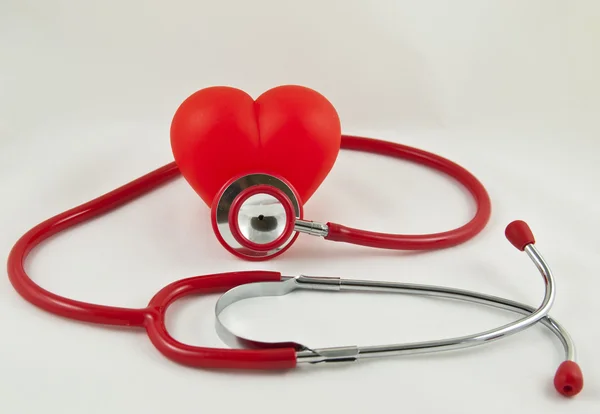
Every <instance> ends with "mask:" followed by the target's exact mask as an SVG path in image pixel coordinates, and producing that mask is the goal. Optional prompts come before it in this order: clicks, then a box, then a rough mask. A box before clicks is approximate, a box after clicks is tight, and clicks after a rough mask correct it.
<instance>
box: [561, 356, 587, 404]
mask: <svg viewBox="0 0 600 414" xmlns="http://www.w3.org/2000/svg"><path fill="white" fill-rule="evenodd" d="M554 388H556V391H558V393H559V394H562V395H564V396H565V397H573V396H575V395H577V394H579V392H580V391H581V390H582V389H583V374H582V373H581V368H579V365H578V364H577V362H574V361H565V362H563V363H562V364H560V366H559V367H558V369H557V370H556V375H554Z"/></svg>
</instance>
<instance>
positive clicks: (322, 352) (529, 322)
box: [215, 221, 583, 396]
mask: <svg viewBox="0 0 600 414" xmlns="http://www.w3.org/2000/svg"><path fill="white" fill-rule="evenodd" d="M506 236H507V238H508V239H509V241H510V242H511V243H512V244H513V245H514V246H515V247H517V248H518V249H519V250H522V251H524V252H525V253H526V254H527V255H528V256H529V258H530V259H531V261H532V262H533V263H534V265H535V267H536V268H537V269H538V271H539V273H540V275H541V277H542V281H543V283H544V287H545V289H544V297H543V299H542V301H541V302H540V304H539V305H538V306H537V307H532V306H529V305H526V304H523V303H519V302H516V301H512V300H509V299H504V298H500V297H496V296H491V295H487V294H483V293H478V292H473V291H469V290H462V289H455V288H449V287H444V286H429V285H422V284H413V283H402V282H385V281H371V280H350V279H341V278H327V277H311V276H299V277H283V278H282V281H275V282H259V283H249V284H244V285H239V286H236V287H234V288H232V289H230V290H229V291H227V292H226V293H224V294H223V295H222V296H221V297H220V298H219V300H218V301H217V304H216V306H215V316H216V329H217V333H218V335H219V337H220V338H221V339H222V340H223V342H224V343H225V344H227V345H228V346H231V347H234V348H240V347H241V348H253V349H269V348H282V347H290V346H291V347H293V348H294V349H295V350H296V360H297V363H299V364H300V363H309V364H315V363H320V362H341V361H344V362H347V361H356V360H358V359H363V358H375V357H384V356H401V355H411V354H425V353H433V352H442V351H450V350H456V349H462V348H469V347H474V346H479V345H484V344H489V343H492V342H495V341H497V340H500V339H502V338H505V337H507V336H510V335H514V334H516V333H518V332H521V331H523V330H524V329H527V328H530V327H532V326H534V325H535V324H537V323H538V322H541V323H542V324H543V325H544V326H546V327H547V328H548V329H550V331H552V333H554V335H556V337H557V338H558V339H559V341H560V342H561V344H562V346H563V348H564V362H563V363H562V364H561V365H560V367H559V369H558V370H557V372H556V375H555V387H556V389H557V391H558V392H559V393H561V394H563V395H565V396H573V395H576V394H577V393H579V391H580V390H581V388H582V387H583V377H582V375H581V371H580V369H579V366H578V365H577V363H576V355H575V345H574V343H573V340H572V339H571V337H570V336H569V334H568V332H567V331H566V329H565V328H564V327H563V326H562V325H560V324H559V323H558V322H557V321H556V320H554V319H552V318H551V317H550V316H549V315H548V313H549V311H550V309H551V308H552V305H553V304H554V300H555V282H554V276H553V274H552V271H551V270H550V267H549V265H548V263H547V262H546V261H545V260H544V258H543V257H542V255H541V253H540V252H539V251H538V249H537V248H536V247H535V244H534V243H535V240H534V238H533V235H532V234H531V231H530V230H529V228H528V227H527V225H526V224H525V223H524V222H521V221H517V222H513V223H511V225H509V226H508V227H507V229H506ZM304 289H309V290H321V291H335V292H344V291H354V292H356V291H360V292H372V293H381V292H386V293H400V294H411V295H420V296H434V297H439V298H445V299H456V300H462V301H467V302H473V303H477V304H481V305H486V306H492V307H496V308H500V309H504V310H508V311H512V312H515V313H518V314H521V315H523V317H522V318H520V319H517V320H515V321H513V322H511V323H508V324H505V325H502V326H499V327H496V328H493V329H490V330H487V331H483V332H478V333H474V334H471V335H466V336H461V337H455V338H447V339H438V340H432V341H425V342H414V343H403V344H389V345H369V346H355V345H351V346H335V347H328V348H319V349H315V348H312V347H310V346H306V345H304V344H299V343H295V342H262V341H258V340H254V339H250V338H245V337H242V336H239V335H236V334H235V333H234V332H232V331H231V330H230V329H228V328H227V327H226V326H225V324H224V323H223V321H222V320H221V314H222V312H223V311H224V310H225V309H226V308H227V307H229V306H231V305H232V304H234V303H236V302H239V301H241V300H244V299H249V298H256V297H264V296H282V295H287V294H289V293H291V292H294V291H296V290H304Z"/></svg>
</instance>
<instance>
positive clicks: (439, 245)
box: [325, 135, 492, 250]
mask: <svg viewBox="0 0 600 414" xmlns="http://www.w3.org/2000/svg"><path fill="white" fill-rule="evenodd" d="M342 148H344V149H347V150H355V151H361V152H370V153H374V154H380V155H386V156H391V157H394V158H402V159H404V160H407V161H412V162H416V163H418V164H420V165H424V166H426V167H430V168H433V169H435V170H437V171H440V172H442V173H444V174H446V175H448V176H450V177H452V178H454V179H455V180H457V181H458V182H459V183H461V184H462V185H463V186H464V187H465V188H466V189H467V190H468V191H469V192H470V193H471V195H472V196H473V198H474V199H475V202H476V203H477V212H476V213H475V216H474V217H473V218H472V219H471V221H469V222H468V223H467V224H465V225H463V226H462V227H459V228H457V229H454V230H450V231H445V232H441V233H432V234H418V235H403V234H389V233H377V232H372V231H366V230H359V229H355V228H351V227H346V226H343V225H341V224H337V223H327V226H328V227H329V233H328V235H327V236H326V237H325V239H327V240H332V241H338V242H345V243H352V244H359V245H362V246H369V247H376V248H380V249H394V250H434V249H443V248H448V247H452V246H456V245H458V244H461V243H464V242H465V241H467V240H469V239H471V238H472V237H474V236H475V235H477V234H478V233H479V232H481V230H483V228H484V227H485V226H486V224H487V222H488V220H489V218H490V215H491V210H492V208H491V201H490V197H489V195H488V193H487V191H486V190H485V188H484V186H483V185H482V184H481V183H480V182H479V180H477V178H475V177H474V176H473V175H472V174H471V173H470V172H469V171H467V170H466V169H464V168H463V167H461V166H460V165H458V164H456V163H454V162H452V161H450V160H448V159H446V158H443V157H440V156H439V155H435V154H432V153H430V152H427V151H423V150H420V149H417V148H413V147H409V146H406V145H402V144H396V143H393V142H388V141H381V140H377V139H373V138H363V137H355V136H350V135H345V136H343V139H342Z"/></svg>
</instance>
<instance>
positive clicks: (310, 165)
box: [171, 85, 341, 206]
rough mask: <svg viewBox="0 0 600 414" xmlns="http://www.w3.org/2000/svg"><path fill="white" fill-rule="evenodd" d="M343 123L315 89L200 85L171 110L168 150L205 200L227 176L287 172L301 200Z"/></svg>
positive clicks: (317, 178)
mask: <svg viewBox="0 0 600 414" xmlns="http://www.w3.org/2000/svg"><path fill="white" fill-rule="evenodd" d="M340 140H341V125H340V119H339V117H338V114H337V112H336V110H335V108H334V107H333V105H331V103H330V102H329V101H328V100H327V99H326V98H325V97H324V96H323V95H321V94H320V93H318V92H316V91H314V90H312V89H309V88H306V87H303V86H295V85H284V86H278V87H276V88H273V89H270V90H268V91H266V92H264V93H263V94H262V95H260V96H259V97H258V98H257V99H256V100H254V99H252V97H251V96H250V95H248V94H247V93H246V92H244V91H242V90H239V89H236V88H231V87H225V86H217V87H210V88H206V89H201V90H199V91H197V92H195V93H194V94H192V95H191V96H189V97H188V98H187V99H186V100H185V101H184V102H183V103H182V104H181V105H180V107H179V108H178V109H177V111H176V112H175V115H174V117H173V121H172V123H171V148H172V150H173V155H174V157H175V161H176V162H177V165H178V166H179V169H180V170H181V173H182V174H183V176H184V177H185V178H186V180H187V181H188V182H189V184H190V185H191V186H192V188H193V189H194V190H195V191H196V192H197V193H198V194H199V195H200V197H201V198H202V199H203V200H204V202H205V203H206V205H207V206H210V205H211V204H212V201H213V198H214V197H215V195H216V194H217V192H218V191H219V190H220V189H221V187H222V186H223V184H225V182H227V181H228V180H229V179H230V178H231V177H233V176H238V175H245V174H249V173H254V172H261V173H264V174H270V175H275V176H283V177H285V178H286V179H287V180H288V181H289V182H290V183H291V184H292V186H293V187H294V188H295V189H296V191H297V193H298V195H299V197H300V202H301V203H306V202H307V201H308V200H309V199H310V197H311V196H312V195H313V193H314V192H315V191H316V190H317V188H318V187H319V185H320V184H321V182H322V181H323V180H324V179H325V177H326V176H327V174H328V173H329V171H330V170H331V168H332V167H333V165H334V163H335V160H336V158H337V155H338V153H339V150H340Z"/></svg>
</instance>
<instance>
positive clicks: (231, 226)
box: [211, 173, 303, 260]
mask: <svg viewBox="0 0 600 414" xmlns="http://www.w3.org/2000/svg"><path fill="white" fill-rule="evenodd" d="M302 214H303V210H302V204H301V202H300V200H299V197H298V195H297V193H296V191H295V190H294V188H293V186H292V185H291V184H289V183H288V182H287V181H285V180H284V179H282V178H278V177H275V176H273V175H269V174H262V173H256V174H247V175H243V176H240V177H235V178H233V179H231V180H230V181H228V182H227V183H226V184H225V185H224V186H223V187H222V188H221V190H220V191H219V192H218V193H217V195H216V196H215V199H214V201H213V204H212V207H211V222H212V226H213V230H214V232H215V235H216V236H217V239H218V240H219V242H220V243H221V244H222V245H223V247H225V248H226V249H227V250H228V251H230V252H231V253H233V254H234V255H236V256H238V257H242V258H244V259H248V260H264V259H266V258H270V257H274V256H276V255H279V254H281V253H283V252H284V251H285V250H287V249H288V248H289V247H290V246H291V245H292V244H293V243H294V241H295V240H296V238H297V237H298V233H297V232H296V231H294V227H295V223H296V220H299V219H301V218H302Z"/></svg>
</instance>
